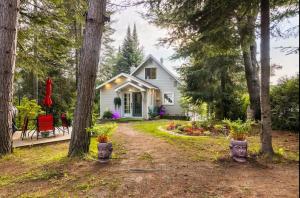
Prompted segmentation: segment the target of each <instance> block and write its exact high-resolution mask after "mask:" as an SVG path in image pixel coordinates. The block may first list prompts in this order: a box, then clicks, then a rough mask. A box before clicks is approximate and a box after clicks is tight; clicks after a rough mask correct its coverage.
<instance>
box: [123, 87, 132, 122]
mask: <svg viewBox="0 0 300 198" xmlns="http://www.w3.org/2000/svg"><path fill="white" fill-rule="evenodd" d="M124 116H125V117H131V94H130V93H124Z"/></svg>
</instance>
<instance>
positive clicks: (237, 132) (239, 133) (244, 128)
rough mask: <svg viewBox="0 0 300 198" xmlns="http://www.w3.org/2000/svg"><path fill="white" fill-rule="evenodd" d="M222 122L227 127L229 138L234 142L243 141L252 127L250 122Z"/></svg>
mask: <svg viewBox="0 0 300 198" xmlns="http://www.w3.org/2000/svg"><path fill="white" fill-rule="evenodd" d="M223 122H224V123H225V124H227V125H228V126H229V128H230V136H231V137H232V138H233V139H234V140H245V139H246V137H247V135H248V133H249V132H250V131H251V129H252V125H253V124H254V122H253V121H251V120H247V121H246V122H243V121H242V120H236V121H231V120H226V119H225V120H223Z"/></svg>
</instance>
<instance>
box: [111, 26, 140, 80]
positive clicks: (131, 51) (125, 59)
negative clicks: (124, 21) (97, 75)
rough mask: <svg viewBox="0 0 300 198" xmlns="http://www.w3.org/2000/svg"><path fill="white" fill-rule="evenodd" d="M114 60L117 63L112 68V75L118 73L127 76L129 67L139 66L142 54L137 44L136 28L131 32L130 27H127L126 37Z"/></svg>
mask: <svg viewBox="0 0 300 198" xmlns="http://www.w3.org/2000/svg"><path fill="white" fill-rule="evenodd" d="M116 58H117V62H116V65H115V66H114V75H118V74H120V73H127V74H129V73H130V68H131V67H137V66H138V65H139V64H141V62H142V60H143V58H144V54H143V50H142V47H140V44H139V40H138V34H137V30H136V26H134V30H133V32H131V28H130V26H128V29H127V34H126V37H125V39H124V41H123V44H122V47H121V48H120V49H119V52H118V54H117V56H116Z"/></svg>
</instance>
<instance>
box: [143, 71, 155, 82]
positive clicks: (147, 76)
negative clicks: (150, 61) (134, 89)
mask: <svg viewBox="0 0 300 198" xmlns="http://www.w3.org/2000/svg"><path fill="white" fill-rule="evenodd" d="M145 79H152V80H153V79H156V68H146V69H145Z"/></svg>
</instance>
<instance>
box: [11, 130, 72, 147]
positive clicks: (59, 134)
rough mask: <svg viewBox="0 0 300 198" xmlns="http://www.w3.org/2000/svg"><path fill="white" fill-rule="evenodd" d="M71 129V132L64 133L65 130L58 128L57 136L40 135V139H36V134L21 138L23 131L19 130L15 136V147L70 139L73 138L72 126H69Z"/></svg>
mask: <svg viewBox="0 0 300 198" xmlns="http://www.w3.org/2000/svg"><path fill="white" fill-rule="evenodd" d="M69 131H70V134H68V133H65V135H63V132H61V131H59V130H56V136H50V137H48V138H42V137H39V139H38V140H37V139H36V134H35V135H34V136H33V138H32V139H31V136H30V137H27V138H25V139H24V140H21V131H17V132H16V133H15V134H14V137H13V147H14V148H20V147H30V146H38V145H44V144H51V143H58V142H64V141H69V140H70V139H71V131H72V128H69ZM31 134H32V133H31Z"/></svg>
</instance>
